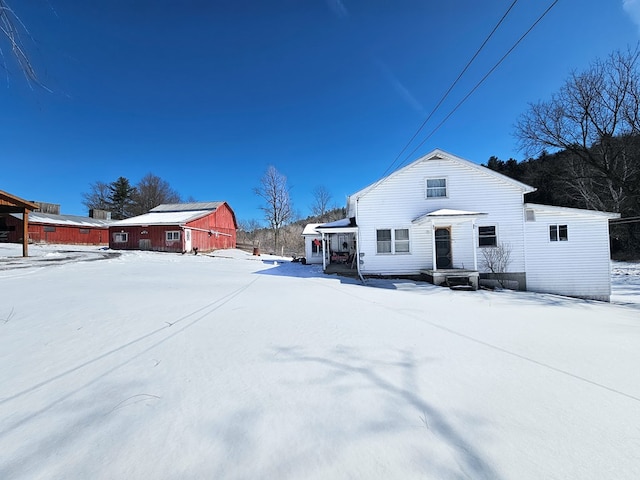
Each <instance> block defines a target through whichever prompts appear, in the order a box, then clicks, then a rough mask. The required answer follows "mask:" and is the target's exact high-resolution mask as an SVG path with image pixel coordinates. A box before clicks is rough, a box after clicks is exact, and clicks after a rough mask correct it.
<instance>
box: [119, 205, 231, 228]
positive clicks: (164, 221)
mask: <svg viewBox="0 0 640 480" xmlns="http://www.w3.org/2000/svg"><path fill="white" fill-rule="evenodd" d="M226 203H227V202H191V203H165V204H163V205H158V206H157V207H155V208H152V209H151V210H149V212H148V213H145V214H143V215H138V216H137V217H131V218H125V219H124V220H118V221H116V222H113V223H111V224H110V225H112V226H116V227H118V226H124V225H144V226H147V225H185V224H186V223H189V222H192V221H193V220H197V219H199V218H202V217H205V216H207V215H209V214H211V213H212V212H215V211H216V210H217V209H218V208H219V207H220V206H222V205H224V204H226ZM227 206H228V205H227ZM229 211H230V212H231V215H232V216H233V223H234V225H235V226H236V228H237V225H238V224H237V222H236V216H235V213H234V212H233V210H231V207H229Z"/></svg>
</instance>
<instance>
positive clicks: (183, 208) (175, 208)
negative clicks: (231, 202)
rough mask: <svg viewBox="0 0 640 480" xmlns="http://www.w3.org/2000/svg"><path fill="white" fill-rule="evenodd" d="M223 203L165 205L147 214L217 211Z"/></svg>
mask: <svg viewBox="0 0 640 480" xmlns="http://www.w3.org/2000/svg"><path fill="white" fill-rule="evenodd" d="M223 203H225V202H190V203H165V204H163V205H158V206H157V207H155V208H152V209H151V210H149V212H190V211H196V210H212V211H213V210H217V209H218V207H220V205H222V204H223Z"/></svg>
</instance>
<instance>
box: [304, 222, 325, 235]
mask: <svg viewBox="0 0 640 480" xmlns="http://www.w3.org/2000/svg"><path fill="white" fill-rule="evenodd" d="M319 225H322V223H307V224H306V225H305V226H304V230H302V235H320V232H318V231H317V230H316V227H317V226H319Z"/></svg>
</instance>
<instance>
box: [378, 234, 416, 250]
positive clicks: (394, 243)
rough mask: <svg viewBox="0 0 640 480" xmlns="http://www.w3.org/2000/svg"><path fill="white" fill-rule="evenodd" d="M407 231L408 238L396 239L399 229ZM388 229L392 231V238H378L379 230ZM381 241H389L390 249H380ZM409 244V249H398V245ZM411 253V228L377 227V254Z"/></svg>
mask: <svg viewBox="0 0 640 480" xmlns="http://www.w3.org/2000/svg"><path fill="white" fill-rule="evenodd" d="M400 230H402V231H406V232H407V238H406V239H396V232H398V231H400ZM381 231H388V232H390V235H391V238H390V239H389V240H378V232H381ZM380 242H384V243H389V251H388V252H381V251H380ZM405 244H406V246H407V251H403V250H400V251H399V250H398V246H400V245H405ZM409 254H411V229H410V228H376V255H409Z"/></svg>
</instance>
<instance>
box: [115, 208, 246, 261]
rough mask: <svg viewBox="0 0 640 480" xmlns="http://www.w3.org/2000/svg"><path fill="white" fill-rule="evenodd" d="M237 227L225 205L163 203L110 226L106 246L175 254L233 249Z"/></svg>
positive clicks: (233, 216) (233, 215) (230, 211)
mask: <svg viewBox="0 0 640 480" xmlns="http://www.w3.org/2000/svg"><path fill="white" fill-rule="evenodd" d="M237 228H238V225H237V222H236V216H235V213H233V210H231V207H229V205H228V204H227V202H193V203H174V204H165V205H159V206H157V207H155V208H153V209H151V210H150V211H149V212H148V213H145V214H144V215H139V216H137V217H131V218H127V219H125V220H119V221H117V222H114V223H112V224H111V225H110V226H109V247H110V248H113V249H115V250H154V251H159V252H177V253H185V252H193V251H195V252H207V251H211V250H217V249H224V248H236V231H237Z"/></svg>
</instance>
